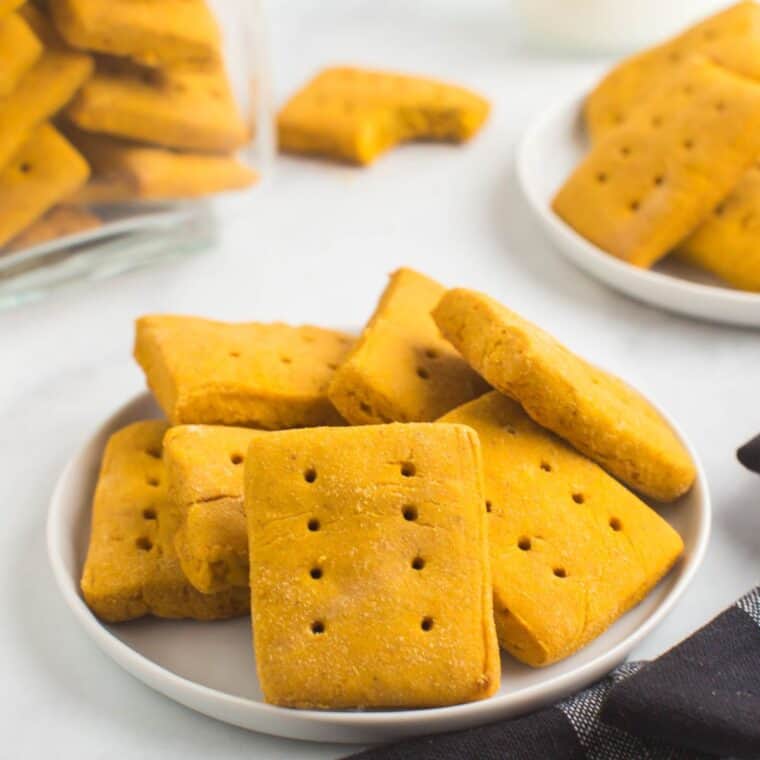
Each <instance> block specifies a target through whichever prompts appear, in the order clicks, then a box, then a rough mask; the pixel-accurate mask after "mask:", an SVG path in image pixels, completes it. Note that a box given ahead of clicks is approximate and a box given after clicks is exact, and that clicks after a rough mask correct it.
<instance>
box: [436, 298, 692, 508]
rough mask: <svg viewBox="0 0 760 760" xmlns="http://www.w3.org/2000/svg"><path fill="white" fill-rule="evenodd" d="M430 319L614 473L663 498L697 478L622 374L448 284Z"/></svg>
mask: <svg viewBox="0 0 760 760" xmlns="http://www.w3.org/2000/svg"><path fill="white" fill-rule="evenodd" d="M433 317H434V318H435V321H436V322H437V324H438V326H439V327H440V328H441V332H442V333H443V334H444V335H445V336H446V338H448V339H449V340H450V341H451V342H452V343H453V344H454V346H455V347H456V348H457V349H458V350H459V351H460V352H461V353H462V356H464V358H465V359H467V361H469V362H470V364H471V365H472V366H473V367H474V368H475V369H476V370H477V371H478V372H479V373H480V374H481V375H483V377H485V378H486V380H488V382H490V383H491V385H493V387H494V388H496V389H497V390H500V391H501V392H502V393H506V394H507V395H508V396H510V397H512V398H514V399H516V400H517V401H519V402H520V403H521V404H522V406H523V407H524V409H525V411H526V412H527V413H528V414H529V415H530V416H531V417H532V418H533V419H534V420H535V421H536V422H538V423H539V424H540V425H543V426H544V427H546V428H548V429H549V430H552V431H554V432H555V433H557V434H558V435H560V436H562V437H563V438H564V439H565V440H567V441H569V442H570V443H572V444H573V446H575V448H577V449H578V450H579V451H581V452H583V453H584V454H585V455H586V456H588V457H591V459H593V460H595V461H596V462H598V463H599V464H600V465H602V467H604V468H605V469H606V470H607V471H608V472H610V473H612V474H613V475H614V476H615V477H617V478H619V479H620V480H622V481H623V482H624V483H626V484H628V485H629V486H631V487H632V488H634V489H636V490H637V491H639V492H640V493H643V494H645V495H647V496H651V497H652V498H654V499H658V500H660V501H673V500H675V499H677V498H678V497H679V496H681V495H682V494H683V493H685V492H686V491H688V490H689V488H690V487H691V485H692V483H693V482H694V478H695V476H696V471H695V467H694V463H693V462H692V460H691V457H690V456H689V453H688V452H687V451H686V449H685V448H684V446H683V444H682V443H681V442H680V441H679V440H678V438H676V436H675V434H674V433H673V431H672V430H671V429H670V426H669V425H668V424H667V422H665V420H663V419H662V417H661V416H660V415H659V414H658V413H657V411H656V410H655V409H654V408H653V407H652V406H651V405H650V404H649V403H648V402H647V401H646V400H645V399H644V398H643V397H642V396H640V395H639V394H638V393H637V392H636V391H634V390H633V389H632V388H630V387H628V386H627V385H626V384H625V383H624V382H623V381H622V380H620V379H618V378H617V377H615V376H614V375H611V374H609V373H607V372H604V371H602V370H600V369H598V368H597V367H594V366H593V365H592V364H590V363H588V362H586V361H584V360H583V359H581V358H580V357H578V356H576V355H575V354H573V353H571V352H570V351H568V349H567V348H565V347H564V346H563V345H562V344H561V343H559V342H558V341H557V340H555V339H554V338H552V337H551V336H550V335H549V334H548V333H545V332H544V331H543V330H541V329H539V328H538V327H536V326H535V325H533V324H531V323H530V322H528V321H527V320H526V319H523V318H522V317H520V316H519V315H518V314H515V313H514V312H512V311H510V310H509V309H507V308H506V307H504V306H502V305H501V304H499V303H498V302H496V301H495V300H494V299H492V298H489V297H488V296H486V295H483V294H481V293H476V292H475V291H471V290H464V289H456V290H449V291H448V292H447V293H446V295H445V296H444V297H443V298H442V299H441V302H440V303H439V304H438V306H437V307H436V308H435V310H434V312H433Z"/></svg>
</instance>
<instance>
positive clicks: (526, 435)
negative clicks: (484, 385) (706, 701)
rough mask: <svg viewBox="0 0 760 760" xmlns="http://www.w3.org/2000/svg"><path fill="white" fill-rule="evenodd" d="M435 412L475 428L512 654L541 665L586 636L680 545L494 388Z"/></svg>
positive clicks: (649, 584) (500, 629)
mask: <svg viewBox="0 0 760 760" xmlns="http://www.w3.org/2000/svg"><path fill="white" fill-rule="evenodd" d="M440 422H445V423H457V424H461V425H468V426H469V427H471V428H472V429H473V430H475V431H476V432H477V434H478V437H479V439H480V443H481V446H482V450H483V468H484V474H485V499H486V508H487V510H488V512H489V525H488V528H489V530H488V536H489V545H490V554H491V575H492V578H493V598H494V615H495V619H496V630H497V633H498V637H499V643H500V644H501V646H502V647H503V648H504V649H506V650H507V651H508V652H509V653H510V654H512V655H513V656H514V657H516V658H517V659H518V660H521V661H522V662H525V663H527V664H528V665H531V666H533V667H540V666H544V665H549V664H551V663H553V662H556V661H557V660H560V659H563V658H564V657H567V656H569V655H571V654H572V653H573V652H575V651H577V650H578V649H580V648H581V647H583V646H585V645H586V644H587V643H588V642H590V641H591V640H592V639H594V638H596V637H597V636H598V635H599V634H601V633H602V632H603V631H604V630H606V629H607V628H608V627H609V626H610V625H611V624H612V623H613V622H614V621H615V620H616V619H617V618H618V617H620V615H622V614H623V613H624V612H626V611H627V610H628V609H630V608H631V607H633V606H634V605H635V604H637V603H638V602H639V601H640V600H641V599H643V598H644V596H646V595H647V594H648V593H649V591H650V590H651V589H652V588H653V587H654V586H655V585H656V583H657V582H658V581H659V580H660V578H661V577H662V576H663V575H664V574H665V573H666V572H667V571H668V570H669V569H670V567H671V566H672V565H673V563H674V562H675V561H676V560H677V558H678V557H679V555H680V554H681V552H682V551H683V542H682V541H681V538H680V537H679V535H678V534H677V533H676V532H675V531H674V530H673V529H672V528H671V527H670V525H668V523H667V522H665V520H663V519H662V518H661V517H660V516H659V515H658V514H657V513H656V512H655V511H654V510H652V509H650V508H649V507H648V506H647V505H646V504H645V503H644V502H642V501H641V500H640V499H638V498H637V497H636V496H635V495H634V494H633V493H631V492H630V491H628V490H627V489H626V488H625V487H624V486H622V485H621V484H620V483H618V482H617V481H616V480H615V479H614V478H612V477H610V476H609V475H608V474H607V473H606V472H604V470H602V469H601V467H599V466H598V465H596V464H594V463H593V462H592V461H590V460H589V459H586V457H584V456H583V455H582V454H579V453H578V452H577V451H575V449H573V448H572V447H571V446H569V445H568V444H566V443H565V442H564V441H562V440H560V439H559V438H557V437H556V436H555V435H553V434H552V433H550V432H549V431H547V430H545V429H543V428H542V427H540V426H539V425H537V424H536V423H535V422H533V420H531V419H530V417H528V415H527V414H525V412H524V411H523V410H522V408H521V407H520V405H519V404H518V403H517V402H516V401H513V400H512V399H509V398H507V397H506V396H503V395H502V394H501V393H498V392H496V391H494V392H492V393H488V394H486V395H485V396H482V397H481V398H479V399H477V400H475V401H471V402H470V403H468V404H465V405H464V406H461V407H460V408H459V409H455V410H454V411H453V412H450V413H449V414H447V415H445V416H444V417H442V418H441V420H440Z"/></svg>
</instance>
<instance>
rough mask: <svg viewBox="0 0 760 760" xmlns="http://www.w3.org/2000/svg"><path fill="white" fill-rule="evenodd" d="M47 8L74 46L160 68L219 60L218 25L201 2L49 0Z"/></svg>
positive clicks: (182, 0) (190, 0) (189, 0)
mask: <svg viewBox="0 0 760 760" xmlns="http://www.w3.org/2000/svg"><path fill="white" fill-rule="evenodd" d="M50 12H51V13H52V15H53V19H54V20H55V23H56V25H57V27H58V29H59V30H60V32H61V34H62V35H63V37H64V38H65V39H66V41H67V42H68V43H69V44H70V45H72V46H73V47H75V48H82V49H84V50H94V51H97V52H100V53H108V54H109V55H116V56H123V57H126V58H131V59H133V60H135V61H137V62H139V63H141V64H143V65H145V66H158V67H176V66H180V65H192V66H204V65H209V64H213V63H218V61H219V59H220V45H221V37H220V33H219V28H218V25H217V23H216V20H215V18H214V14H213V13H212V12H211V10H210V9H209V7H208V5H207V3H206V2H205V1H204V0H108V2H105V3H104V2H103V0H50Z"/></svg>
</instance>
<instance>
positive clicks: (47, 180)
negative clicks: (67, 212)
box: [0, 124, 90, 246]
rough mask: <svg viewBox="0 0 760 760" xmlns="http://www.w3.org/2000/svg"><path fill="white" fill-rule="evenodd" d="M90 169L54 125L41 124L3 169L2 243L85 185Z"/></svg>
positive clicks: (0, 199) (0, 184) (0, 187)
mask: <svg viewBox="0 0 760 760" xmlns="http://www.w3.org/2000/svg"><path fill="white" fill-rule="evenodd" d="M89 171H90V170H89V167H88V166H87V163H86V162H85V160H84V159H83V158H82V156H80V155H79V153H77V151H76V150H75V149H74V148H73V146H72V145H70V144H69V143H68V142H67V141H66V140H65V139H64V137H63V136H62V135H61V134H60V133H59V132H58V131H57V130H56V129H55V128H54V127H52V126H50V125H49V124H43V125H42V126H41V127H37V128H36V129H35V130H34V131H33V132H32V133H31V135H30V137H29V139H28V140H27V142H25V143H24V144H23V145H22V146H21V148H20V150H19V151H18V152H17V153H16V154H15V155H14V156H13V157H12V159H11V161H10V162H9V163H8V164H7V165H6V166H5V168H4V169H2V170H0V209H2V213H0V246H3V245H5V244H6V243H7V242H8V241H9V240H11V239H12V238H14V237H15V236H16V235H18V234H19V233H20V232H21V231H23V230H24V229H26V228H27V227H28V226H29V225H31V224H32V223H33V222H34V221H36V220H37V219H39V218H40V217H41V216H42V215H43V214H45V212H46V211H47V210H48V209H50V208H51V207H52V206H54V205H55V204H56V203H58V202H59V201H61V200H63V199H64V198H66V197H68V196H69V195H71V194H72V193H73V192H74V191H75V190H76V189H77V188H78V187H80V186H81V185H83V184H84V182H85V181H86V180H87V176H88V174H89Z"/></svg>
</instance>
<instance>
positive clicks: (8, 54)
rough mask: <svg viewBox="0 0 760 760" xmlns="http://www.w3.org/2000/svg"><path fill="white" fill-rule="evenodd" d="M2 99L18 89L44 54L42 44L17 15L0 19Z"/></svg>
mask: <svg viewBox="0 0 760 760" xmlns="http://www.w3.org/2000/svg"><path fill="white" fill-rule="evenodd" d="M0 52H2V56H3V62H2V65H1V66H0V98H4V97H5V96H6V95H9V94H10V93H11V92H13V90H15V89H16V87H17V86H18V84H19V82H20V81H21V78H22V77H23V76H24V74H26V72H27V71H28V70H29V69H30V68H31V66H32V64H34V62H35V61H36V60H37V59H38V58H39V57H40V54H41V53H42V43H41V42H40V41H39V39H37V35H35V33H34V32H33V31H32V30H31V28H30V27H29V24H27V23H26V21H24V19H23V18H22V17H21V16H19V15H18V14H17V13H11V14H9V15H7V16H5V17H0Z"/></svg>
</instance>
